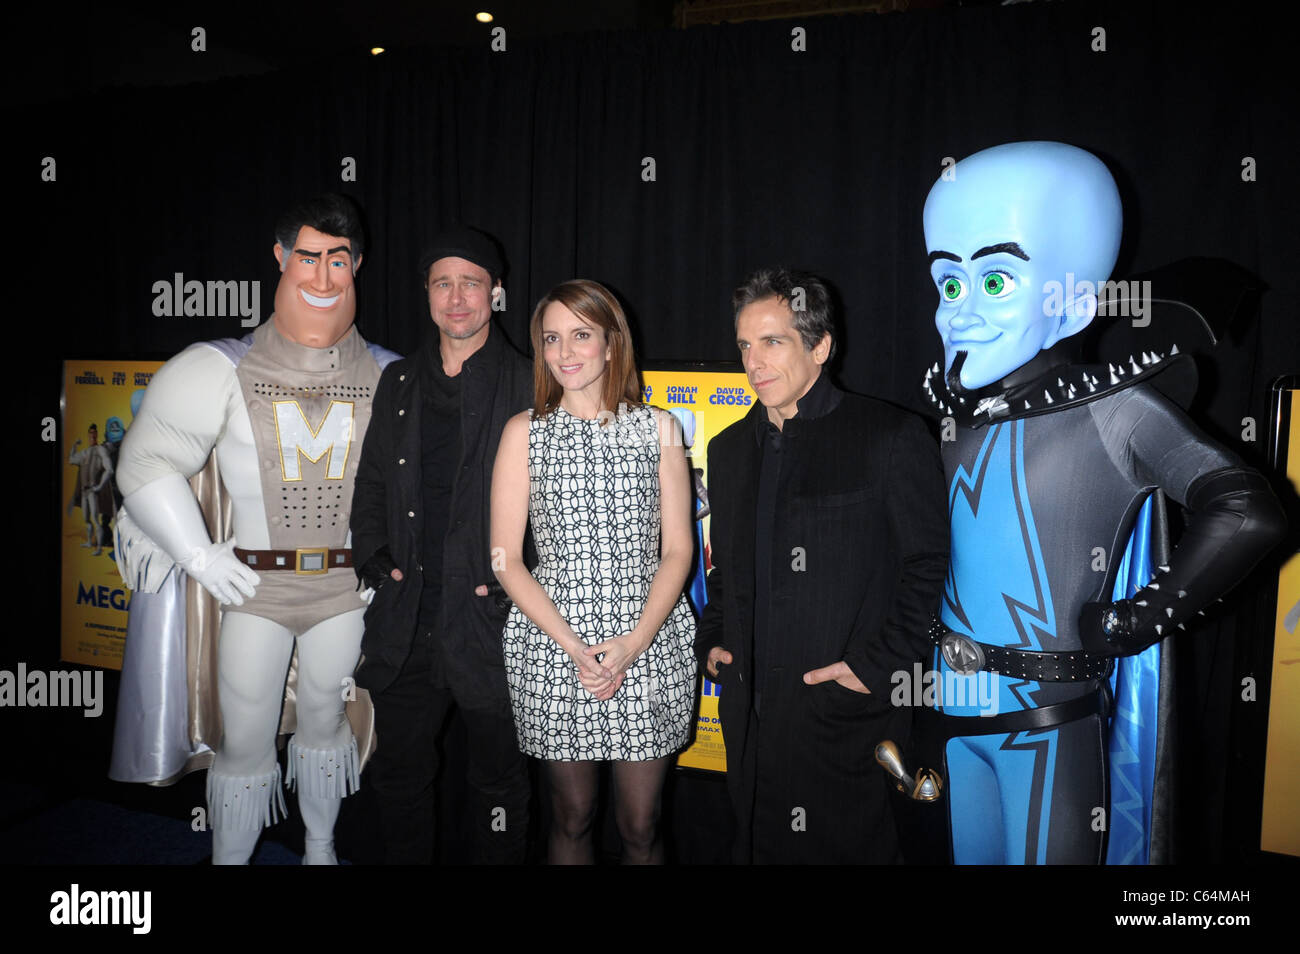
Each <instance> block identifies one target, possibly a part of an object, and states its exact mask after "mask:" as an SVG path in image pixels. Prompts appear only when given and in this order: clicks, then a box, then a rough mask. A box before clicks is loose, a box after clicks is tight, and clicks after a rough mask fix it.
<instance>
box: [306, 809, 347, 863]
mask: <svg viewBox="0 0 1300 954" xmlns="http://www.w3.org/2000/svg"><path fill="white" fill-rule="evenodd" d="M342 804H343V799H341V798H321V797H320V796H319V795H308V794H307V793H306V792H299V793H298V811H300V812H302V823H303V825H305V826H306V828H307V837H306V839H305V842H304V851H303V855H302V863H303V864H305V865H336V864H338V863H339V859H338V856H337V855H335V854H334V822H336V821H337V820H338V817H339V806H341V805H342Z"/></svg>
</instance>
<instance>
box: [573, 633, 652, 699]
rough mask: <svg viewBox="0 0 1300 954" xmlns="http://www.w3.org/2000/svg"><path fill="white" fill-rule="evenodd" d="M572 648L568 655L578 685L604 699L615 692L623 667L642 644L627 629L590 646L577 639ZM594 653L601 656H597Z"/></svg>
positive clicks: (639, 649) (621, 680)
mask: <svg viewBox="0 0 1300 954" xmlns="http://www.w3.org/2000/svg"><path fill="white" fill-rule="evenodd" d="M575 649H576V652H574V651H570V653H569V655H570V657H572V659H573V661H574V662H575V663H576V664H577V666H578V681H579V682H580V683H581V684H582V688H584V689H586V690H587V691H588V692H590V693H591V694H592V695H593V696H595V697H596V699H598V700H599V701H601V702H604V701H605V700H606V699H609V698H611V697H612V696H613V695H614V693H616V692H618V689H619V687H620V686H621V685H623V680H624V678H625V677H626V676H627V668H628V667H629V666H630V665H632V663H633V662H634V661H635V660H636V658H637V656H639V655H641V653H642V651H643V650H644V649H645V647H644V646H642V645H641V644H640V642H639V641H638V640H637V639H636V637H634V636H633V635H632V634H631V633H625V634H623V635H622V636H615V637H614V638H613V639H607V640H605V641H604V642H603V643H597V644H596V645H594V646H584V645H582V644H581V643H578V645H577V646H576V647H575ZM597 656H601V657H602V658H601V659H600V660H597V659H596V657H597Z"/></svg>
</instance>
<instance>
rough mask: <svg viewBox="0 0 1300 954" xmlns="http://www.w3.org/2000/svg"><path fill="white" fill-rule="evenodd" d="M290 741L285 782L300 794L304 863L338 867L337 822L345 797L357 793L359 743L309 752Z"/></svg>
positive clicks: (354, 741) (359, 766)
mask: <svg viewBox="0 0 1300 954" xmlns="http://www.w3.org/2000/svg"><path fill="white" fill-rule="evenodd" d="M297 740H298V737H297V736H296V735H295V736H294V737H293V738H292V739H290V740H289V772H288V777H287V778H286V779H285V782H286V784H287V785H289V787H290V788H293V789H296V790H297V792H298V809H299V811H301V812H302V821H303V825H304V826H305V827H306V829H307V837H306V841H305V846H304V847H305V850H304V852H303V856H302V863H303V864H305V865H336V864H338V863H339V862H338V858H337V857H336V856H335V854H334V822H335V821H337V820H338V817H339V806H340V805H341V804H342V801H343V799H344V797H345V796H347V795H351V794H352V793H353V792H355V791H356V790H357V786H358V784H359V776H360V775H361V762H360V758H359V757H358V755H357V740H356V739H354V738H349V739H348V744H347V745H345V746H341V747H339V748H335V749H309V748H306V747H305V746H301V745H299V744H298V741H297Z"/></svg>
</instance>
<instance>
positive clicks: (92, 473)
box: [68, 417, 121, 556]
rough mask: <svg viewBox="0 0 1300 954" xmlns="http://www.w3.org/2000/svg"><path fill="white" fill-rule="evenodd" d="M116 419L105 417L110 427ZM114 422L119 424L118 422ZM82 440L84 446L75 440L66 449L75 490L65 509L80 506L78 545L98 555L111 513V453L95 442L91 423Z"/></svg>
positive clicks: (96, 432) (95, 434)
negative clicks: (82, 534)
mask: <svg viewBox="0 0 1300 954" xmlns="http://www.w3.org/2000/svg"><path fill="white" fill-rule="evenodd" d="M116 420H117V418H115V417H111V418H109V422H110V423H109V425H108V427H109V428H110V430H111V427H112V424H111V422H112V421H116ZM118 423H119V426H120V424H121V422H120V421H119V422H118ZM119 439H120V438H119ZM86 440H87V441H88V446H87V447H86V448H85V449H82V447H81V441H79V440H78V441H75V442H74V443H73V445H72V450H71V451H69V452H68V463H69V464H70V465H71V466H73V467H76V468H77V491H76V493H75V494H74V495H73V498H72V500H71V502H69V504H68V511H69V513H71V511H72V508H73V506H74V505H75V506H79V507H81V518H82V519H83V520H84V521H85V522H86V542H85V543H83V544H82V546H83V547H94V548H95V552H94V555H95V556H99V555H100V554H101V553H102V552H104V531H105V530H106V529H107V525H108V522H109V520H111V519H112V517H113V503H114V501H113V490H112V486H113V484H112V481H113V457H112V454H111V453H110V452H109V449H108V448H107V447H106V446H104V445H103V444H101V443H99V429H98V428H97V427H95V425H94V424H91V425H90V427H89V428H87V429H86Z"/></svg>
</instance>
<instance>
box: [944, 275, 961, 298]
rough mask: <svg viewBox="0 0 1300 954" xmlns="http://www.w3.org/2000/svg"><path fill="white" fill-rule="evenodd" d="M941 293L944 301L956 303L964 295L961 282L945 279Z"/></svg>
mask: <svg viewBox="0 0 1300 954" xmlns="http://www.w3.org/2000/svg"><path fill="white" fill-rule="evenodd" d="M940 293H941V294H942V295H943V300H944V301H956V300H957V299H958V298H960V297H961V294H962V287H961V282H959V281H958V280H957V279H955V278H945V279H944V280H943V285H941V286H940Z"/></svg>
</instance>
